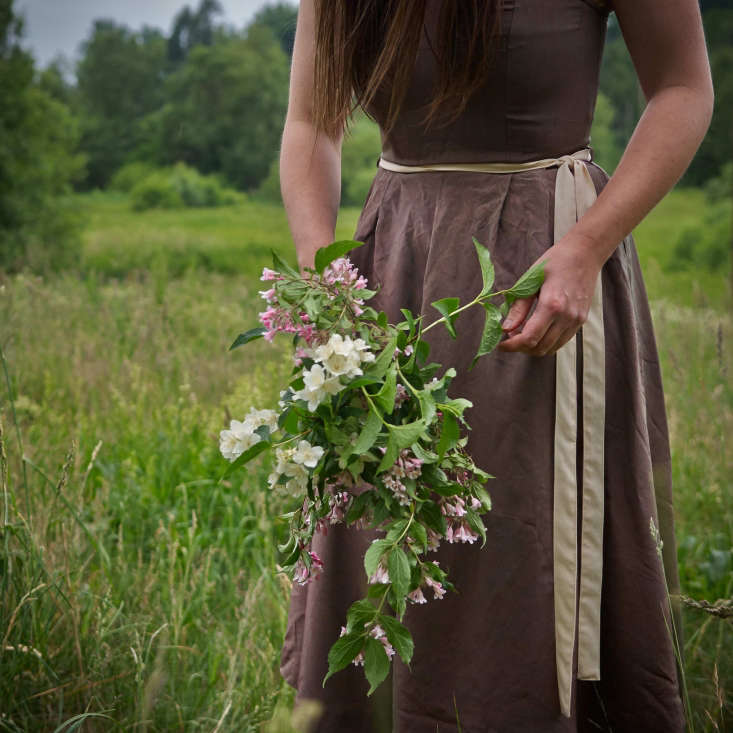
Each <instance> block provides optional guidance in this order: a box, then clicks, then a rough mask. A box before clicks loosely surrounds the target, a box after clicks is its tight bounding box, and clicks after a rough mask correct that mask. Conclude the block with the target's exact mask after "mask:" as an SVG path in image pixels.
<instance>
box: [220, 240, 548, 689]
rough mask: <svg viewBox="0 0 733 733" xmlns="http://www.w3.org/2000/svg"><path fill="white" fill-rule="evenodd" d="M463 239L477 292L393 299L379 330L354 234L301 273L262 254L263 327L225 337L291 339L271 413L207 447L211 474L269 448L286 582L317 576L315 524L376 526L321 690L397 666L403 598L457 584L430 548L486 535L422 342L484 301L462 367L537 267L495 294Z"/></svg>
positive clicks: (377, 676)
mask: <svg viewBox="0 0 733 733" xmlns="http://www.w3.org/2000/svg"><path fill="white" fill-rule="evenodd" d="M473 242H474V246H475V248H476V253H477V256H478V264H479V266H480V268H481V273H482V277H483V287H482V288H481V290H480V292H479V293H478V294H477V295H476V296H475V297H474V298H473V299H472V300H471V301H470V302H468V303H465V304H464V305H461V304H460V301H459V299H458V298H455V297H449V298H442V299H440V300H437V301H434V302H433V303H432V304H431V305H432V306H433V307H434V308H435V309H436V311H437V313H438V314H439V317H437V318H436V320H434V321H433V322H432V323H429V324H425V323H424V319H423V317H422V316H417V317H416V316H415V315H413V314H412V313H411V312H410V311H409V310H408V309H405V308H403V309H401V312H402V315H403V316H404V320H403V321H401V322H400V323H397V324H391V323H389V322H388V319H387V316H386V314H385V313H384V312H377V311H376V310H375V309H374V308H372V307H370V306H369V305H367V301H368V300H369V299H370V298H372V297H373V296H374V295H375V294H376V292H377V291H374V290H369V289H368V287H367V285H368V283H367V282H366V280H365V279H364V278H363V277H362V276H360V275H359V273H358V271H357V270H356V268H355V267H354V266H353V264H352V263H351V262H350V260H349V259H348V257H347V256H346V255H347V253H348V252H349V251H351V250H352V249H353V248H355V247H358V246H360V245H361V244H362V243H361V242H353V241H343V242H334V243H333V244H331V245H329V246H327V247H323V248H321V249H319V250H318V252H317V253H316V256H315V267H314V268H305V274H304V275H301V274H300V273H299V272H296V271H295V270H294V269H293V268H291V267H290V266H289V265H288V264H287V263H285V262H284V261H283V260H282V259H281V258H280V257H278V255H277V254H275V253H274V252H273V268H272V269H270V268H265V269H264V270H263V273H262V277H261V280H263V281H266V282H267V284H268V285H269V289H267V290H263V291H260V295H261V296H262V298H264V300H265V301H266V303H267V307H266V310H264V311H263V312H262V313H260V314H259V320H260V323H261V326H258V327H256V328H252V329H250V330H249V331H246V332H245V333H242V334H240V335H239V337H238V338H237V339H236V340H235V341H234V343H233V344H232V347H231V348H232V349H233V348H236V347H238V346H242V345H243V344H247V343H249V342H251V341H253V340H254V339H258V338H265V339H266V340H268V341H271V340H272V339H273V338H274V337H275V336H276V335H277V334H286V335H288V337H289V338H292V344H293V349H294V351H293V361H294V366H293V370H292V374H291V378H290V381H289V383H288V384H287V386H286V387H285V389H284V390H282V391H281V392H280V400H279V402H278V405H277V406H278V409H277V410H272V409H257V408H255V407H251V408H250V411H249V413H248V414H246V415H244V419H243V420H241V421H239V420H232V421H231V424H230V426H229V428H228V429H226V430H222V431H221V434H220V450H221V453H222V454H223V456H224V457H225V458H226V459H228V460H229V461H231V464H230V465H229V466H228V467H227V471H226V472H225V474H224V477H225V476H228V475H229V474H230V473H231V472H232V471H233V470H235V469H236V468H238V467H239V466H242V465H243V464H245V463H247V462H248V461H251V460H252V459H253V458H255V457H256V456H258V455H259V454H260V453H263V452H264V451H270V452H271V454H272V457H273V465H274V467H273V470H272V473H271V474H270V475H269V477H268V479H267V483H268V484H269V487H270V489H271V490H273V491H279V492H284V493H285V494H286V495H287V497H288V498H289V501H291V502H292V503H291V506H293V507H294V508H293V510H292V511H290V512H289V513H288V514H285V515H283V518H284V519H285V520H286V521H288V522H289V528H290V531H289V539H288V541H287V542H286V543H285V544H283V545H281V546H280V547H279V549H280V551H281V552H282V553H284V556H285V557H284V563H283V565H284V568H285V570H287V571H288V572H289V574H290V577H291V578H292V580H293V582H296V583H300V584H306V583H309V582H311V581H312V580H314V579H315V578H317V576H318V575H319V573H321V572H322V571H323V562H322V561H321V559H320V558H319V557H318V555H317V554H316V553H315V552H314V551H313V550H312V545H311V542H312V539H313V536H314V534H315V533H316V532H326V531H327V528H328V527H329V525H333V524H336V523H345V524H346V525H354V526H355V527H359V528H370V529H375V530H377V531H378V533H379V538H378V539H376V540H374V541H373V542H372V543H371V545H370V546H369V547H368V549H367V551H366V554H365V556H364V572H365V574H366V579H367V588H368V593H367V595H366V597H365V598H362V599H360V600H357V601H356V602H355V603H353V604H352V605H351V607H350V608H349V609H348V613H347V615H346V618H345V619H344V621H345V623H344V625H343V626H342V628H341V636H340V637H339V638H338V640H337V641H336V642H335V643H334V644H333V646H332V647H331V649H330V651H329V655H328V674H327V675H326V677H325V678H324V681H323V682H324V684H325V682H326V680H327V679H328V678H329V677H330V676H331V675H333V674H335V673H336V672H338V671H339V670H341V669H343V668H344V667H346V666H347V665H349V664H351V663H353V664H356V665H363V668H364V673H365V675H366V678H367V680H368V682H369V685H370V687H369V693H368V694H371V693H372V692H373V691H374V690H375V689H376V688H377V687H378V686H379V684H380V683H381V682H382V681H383V680H384V679H385V677H386V676H387V674H388V672H389V668H390V664H391V660H392V658H393V656H394V654H395V653H397V654H398V655H399V656H400V657H401V659H402V660H403V661H404V662H405V663H406V664H409V662H410V659H411V657H412V653H413V647H414V645H413V640H412V637H411V635H410V633H409V631H408V629H407V628H406V627H405V626H404V625H403V624H402V619H403V616H404V613H405V610H406V608H407V604H408V603H412V604H421V603H426V602H427V600H428V596H430V595H432V598H433V599H440V598H442V597H443V596H444V595H445V593H446V591H447V590H454V586H453V585H452V584H451V582H450V580H449V578H448V577H447V574H446V572H445V570H444V569H443V568H441V567H440V564H439V562H438V561H436V560H431V559H430V553H431V551H434V550H436V549H437V548H438V546H439V545H440V543H441V542H443V541H445V542H468V543H473V542H475V541H477V540H478V539H479V538H481V539H482V540H484V542H485V539H486V528H485V526H484V523H483V520H482V518H481V514H482V512H485V511H488V510H490V509H491V500H490V498H489V494H488V493H487V491H486V488H485V485H486V483H487V480H488V479H489V478H491V476H490V475H489V474H488V473H486V472H485V471H483V470H481V469H480V468H479V467H478V466H476V464H475V463H474V462H473V460H472V459H471V456H470V455H469V454H468V452H467V451H466V450H465V445H466V443H467V441H468V437H467V436H466V435H462V428H465V429H467V430H468V429H470V426H469V425H468V423H467V421H466V419H465V417H464V413H465V411H466V409H467V408H469V407H471V403H470V402H469V401H468V400H466V399H462V398H460V397H458V398H450V397H449V396H448V386H449V384H450V382H451V380H452V379H453V378H454V377H455V374H456V372H455V370H454V369H452V368H449V369H446V370H444V371H443V373H442V374H440V375H439V372H440V371H441V369H442V367H441V365H440V364H438V363H435V362H432V363H429V362H428V356H429V344H428V343H427V342H426V341H425V340H424V339H423V337H424V335H425V334H426V333H427V332H428V331H429V330H430V329H431V328H435V327H437V326H439V325H440V326H442V327H445V328H446V329H447V330H448V332H449V334H450V335H451V336H452V337H453V338H455V337H456V330H455V322H456V319H457V318H458V316H459V315H460V313H461V312H463V311H465V310H467V309H468V308H471V307H473V306H481V307H483V308H484V310H485V312H486V321H485V324H484V328H483V332H482V334H481V338H480V342H479V347H478V350H477V353H476V355H475V357H474V359H473V361H472V363H471V367H470V368H472V367H473V366H474V364H475V363H476V360H477V359H479V358H480V357H481V356H483V355H485V354H488V353H489V352H491V351H492V350H493V349H494V347H495V346H496V345H497V344H498V343H499V340H500V339H501V335H502V330H501V320H502V317H503V316H504V315H506V310H507V308H508V307H509V305H511V303H512V302H513V301H514V300H516V299H517V298H525V297H528V296H530V295H532V294H533V293H535V292H536V291H537V290H538V289H539V287H540V285H541V283H542V280H543V268H542V265H541V264H540V265H538V266H534V267H532V268H531V269H530V270H528V271H527V272H526V273H525V274H524V275H522V277H521V278H520V279H519V280H518V281H517V282H516V283H515V285H514V286H513V287H512V288H510V289H508V290H501V291H498V292H496V291H493V289H492V288H493V286H494V268H493V265H492V263H491V257H490V255H489V251H488V250H487V249H486V247H484V246H483V245H481V244H480V243H479V242H478V241H476V240H475V239H474V240H473ZM497 297H500V298H501V297H503V302H501V303H500V304H499V305H497V304H496V303H495V302H492V301H494V300H495V299H496V298H497ZM224 477H222V478H224ZM390 611H391V612H390Z"/></svg>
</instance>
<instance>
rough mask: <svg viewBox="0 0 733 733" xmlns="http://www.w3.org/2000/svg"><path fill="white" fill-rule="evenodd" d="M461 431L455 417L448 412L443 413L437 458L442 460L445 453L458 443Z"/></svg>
mask: <svg viewBox="0 0 733 733" xmlns="http://www.w3.org/2000/svg"><path fill="white" fill-rule="evenodd" d="M460 435H461V431H460V429H459V427H458V421H457V420H456V417H455V415H454V414H453V413H452V412H449V411H448V410H445V411H444V412H443V428H442V430H441V431H440V440H439V441H438V446H437V450H438V456H439V457H440V458H443V456H444V455H445V453H446V451H449V450H450V449H451V448H453V446H455V444H456V443H457V442H458V438H459V437H460Z"/></svg>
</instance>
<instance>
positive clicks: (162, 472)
mask: <svg viewBox="0 0 733 733" xmlns="http://www.w3.org/2000/svg"><path fill="white" fill-rule="evenodd" d="M81 205H82V206H83V207H86V210H87V213H88V216H89V226H88V230H87V235H86V237H87V239H86V243H85V253H84V256H83V258H82V262H81V263H80V272H81V273H82V274H83V277H79V275H78V274H66V275H59V276H56V277H54V278H52V279H49V280H43V279H39V278H34V277H29V276H17V277H15V278H13V279H7V280H5V281H4V282H2V283H0V346H1V347H2V353H3V358H4V359H5V361H6V364H7V375H8V379H7V384H5V376H4V372H3V371H2V370H0V424H1V425H2V438H1V439H0V443H1V444H2V446H3V448H2V451H4V452H3V453H2V455H3V457H2V458H0V476H2V477H3V478H2V479H1V485H0V502H1V504H0V636H1V637H2V638H0V731H3V730H4V731H14V732H15V731H55V730H57V729H63V730H73V729H75V728H74V726H77V729H82V730H88V731H108V730H111V731H117V730H119V731H122V730H125V731H129V730H142V731H176V730H180V731H184V730H185V731H196V730H206V731H238V732H239V731H245V732H247V731H256V730H260V729H261V727H262V725H263V723H264V721H266V720H268V719H270V718H271V716H272V715H273V711H275V710H278V711H279V713H278V715H276V720H275V722H274V723H273V724H271V725H270V726H269V728H268V731H275V730H277V731H279V730H281V729H282V727H283V726H284V727H287V725H286V720H285V719H286V718H287V715H286V714H285V713H284V712H283V711H286V710H287V709H288V707H289V705H290V702H291V700H292V693H291V691H290V690H289V689H288V688H287V687H286V686H285V685H284V684H283V682H282V681H281V679H280V676H279V673H278V657H279V650H280V646H281V643H282V635H283V632H284V628H285V620H286V613H287V606H286V603H287V597H288V584H287V582H286V581H285V580H284V579H283V577H282V576H281V575H278V574H277V572H276V567H277V560H278V555H277V551H276V545H277V542H278V540H279V539H281V537H282V533H283V532H284V528H283V527H281V526H279V525H278V524H277V523H276V522H275V521H274V520H273V517H274V516H275V515H276V514H277V513H278V512H279V511H280V510H281V508H282V507H280V506H273V505H272V503H271V499H270V496H269V494H268V493H267V492H266V491H263V490H262V489H261V486H262V485H263V479H264V476H265V474H266V472H267V471H268V466H267V465H266V463H258V464H257V466H255V467H253V468H251V469H250V471H249V472H248V473H246V474H237V478H236V480H231V481H227V482H222V483H219V482H218V478H219V476H220V474H221V472H222V469H223V460H222V459H221V457H220V456H219V455H218V450H217V440H216V439H217V433H218V431H219V429H221V428H222V427H224V426H225V424H226V422H227V420H228V419H229V417H230V416H231V417H237V416H240V417H241V415H242V414H243V413H244V412H246V410H247V409H248V408H249V406H250V405H256V406H258V407H264V406H274V405H275V403H276V401H277V398H278V389H279V388H280V387H281V385H282V382H283V380H284V378H285V375H286V374H287V372H288V371H289V362H288V358H287V356H286V354H285V353H284V352H283V351H282V350H281V349H280V348H278V347H277V346H275V347H273V346H268V345H267V344H264V343H257V344H252V345H250V346H248V347H247V349H244V350H241V349H240V350H237V351H235V352H228V351H227V347H228V345H229V343H230V341H231V339H232V337H233V335H235V334H236V333H238V332H239V331H240V330H241V329H242V328H244V327H249V326H250V325H254V321H255V317H256V315H255V314H256V312H257V311H258V310H259V309H260V304H261V302H262V301H261V300H260V299H259V298H258V296H257V290H258V288H260V287H262V285H261V283H260V282H259V281H258V280H257V273H258V272H259V270H260V268H261V267H262V266H263V265H265V264H268V259H269V258H268V251H269V247H271V246H272V247H275V248H276V249H278V251H280V252H281V253H282V254H284V255H286V256H287V257H289V258H290V259H291V261H293V258H292V251H291V245H290V244H289V238H288V236H287V228H286V225H285V221H284V218H283V216H282V212H281V211H280V210H278V209H277V208H276V207H268V206H258V205H255V204H246V205H241V206H238V207H232V208H225V209H221V210H218V211H216V212H213V211H207V210H202V211H194V212H188V211H179V212H175V213H171V212H147V213H145V214H143V215H134V216H133V215H132V214H131V213H130V212H129V211H128V209H127V205H126V202H125V201H124V200H122V199H115V198H114V197H109V196H106V197H101V198H95V197H94V196H91V197H86V198H84V199H83V200H82V203H81ZM683 208H684V207H683ZM662 213H663V214H664V216H665V217H668V216H669V212H666V213H665V212H662ZM690 215H692V214H690ZM355 216H356V212H355V211H354V210H351V211H347V212H345V215H344V217H343V219H342V221H341V224H340V228H339V236H349V235H350V233H351V232H352V231H353V224H354V221H355ZM664 226H666V223H665V224H664ZM649 227H650V229H649V231H652V230H653V228H654V227H657V228H658V230H659V231H661V230H662V229H663V225H662V223H657V224H655V223H654V222H653V221H652V222H651V223H650V224H649ZM637 242H638V244H639V247H640V249H641V251H642V255H644V252H645V248H647V247H648V249H649V251H651V252H652V254H648V253H647V255H646V256H647V257H648V258H650V259H649V261H651V259H653V258H654V257H657V258H659V257H661V254H660V252H661V249H660V248H659V245H658V243H657V242H650V243H649V244H647V243H646V242H645V236H644V233H643V232H639V234H638V236H637ZM655 248H656V249H655ZM186 258H188V259H186ZM207 263H209V264H211V263H214V265H213V266H209V264H207ZM217 263H218V264H217ZM703 276H704V277H707V276H708V275H707V273H703ZM690 277H697V275H696V274H695V273H691V274H690ZM654 282H655V281H654V280H653V279H652V281H651V283H650V289H652V288H655V287H656V286H655V285H654ZM659 282H661V283H663V282H665V281H663V280H660V281H659ZM701 282H702V281H701ZM723 292H724V290H721V293H723ZM652 295H653V296H654V297H655V303H654V314H655V322H656V326H657V335H658V340H659V345H660V352H661V357H662V362H663V368H664V379H665V388H666V395H667V407H668V413H669V417H670V428H671V436H672V449H673V461H674V480H675V492H676V500H677V530H678V541H679V545H680V551H679V558H680V569H681V575H682V585H683V590H684V591H685V592H686V593H688V594H689V595H691V596H695V597H697V598H705V599H707V600H709V601H715V600H717V599H718V598H724V597H729V596H730V594H731V582H732V581H731V578H733V564H732V563H733V561H732V559H731V547H733V506H732V503H731V476H732V475H733V465H731V453H730V450H727V449H726V438H727V436H729V435H730V434H731V432H733V392H732V390H731V379H730V371H731V369H733V324H732V323H731V318H730V316H729V315H727V314H726V313H725V311H724V310H722V309H721V308H719V307H717V308H716V309H708V310H705V309H703V308H699V307H697V308H693V307H689V305H690V304H688V305H686V306H680V305H679V304H678V303H675V305H672V304H671V303H672V302H675V301H674V300H673V298H670V297H669V296H670V295H671V296H674V295H675V293H674V291H670V292H666V293H665V292H661V291H659V290H654V291H653V292H652ZM665 296H666V299H665ZM721 302H722V301H721ZM5 456H6V458H5ZM684 632H685V633H684V639H685V653H686V663H687V677H688V684H689V687H690V698H691V701H692V706H693V710H692V716H693V720H694V722H695V728H696V730H698V731H704V730H710V731H714V730H721V731H722V730H725V716H726V713H727V715H728V716H730V714H731V710H730V707H726V706H727V705H729V703H728V702H727V700H726V698H725V695H726V694H729V693H726V690H727V691H730V690H731V689H733V686H732V685H731V674H732V672H733V663H732V662H731V660H733V642H732V638H731V636H732V635H731V627H730V623H729V622H725V621H721V620H719V619H715V618H712V617H709V616H707V615H705V614H704V613H703V612H701V611H698V610H695V609H689V610H687V611H686V612H685V629H684ZM721 699H722V702H721ZM84 716H87V717H84ZM61 726H65V727H63V728H60V727H61Z"/></svg>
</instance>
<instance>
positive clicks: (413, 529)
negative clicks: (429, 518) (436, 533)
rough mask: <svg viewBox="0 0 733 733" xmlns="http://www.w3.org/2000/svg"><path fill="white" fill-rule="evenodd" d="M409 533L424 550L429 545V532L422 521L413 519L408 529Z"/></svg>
mask: <svg viewBox="0 0 733 733" xmlns="http://www.w3.org/2000/svg"><path fill="white" fill-rule="evenodd" d="M408 534H409V535H410V537H412V539H414V540H415V541H416V542H417V543H418V544H419V545H420V547H421V549H422V551H423V552H424V551H425V550H426V548H427V546H428V533H427V532H426V531H425V527H423V526H422V524H420V522H415V521H413V522H412V524H411V525H410V529H409V530H408Z"/></svg>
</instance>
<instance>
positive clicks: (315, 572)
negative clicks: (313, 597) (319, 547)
mask: <svg viewBox="0 0 733 733" xmlns="http://www.w3.org/2000/svg"><path fill="white" fill-rule="evenodd" d="M308 555H309V556H310V559H311V565H310V567H308V566H307V565H306V564H305V563H304V562H303V558H302V557H299V558H298V562H297V563H296V564H295V572H294V574H293V580H295V582H296V583H299V584H300V585H307V584H308V583H310V582H311V580H316V579H317V578H318V576H319V575H320V574H321V573H322V572H323V560H321V558H320V557H318V555H316V553H315V552H309V553H308Z"/></svg>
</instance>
